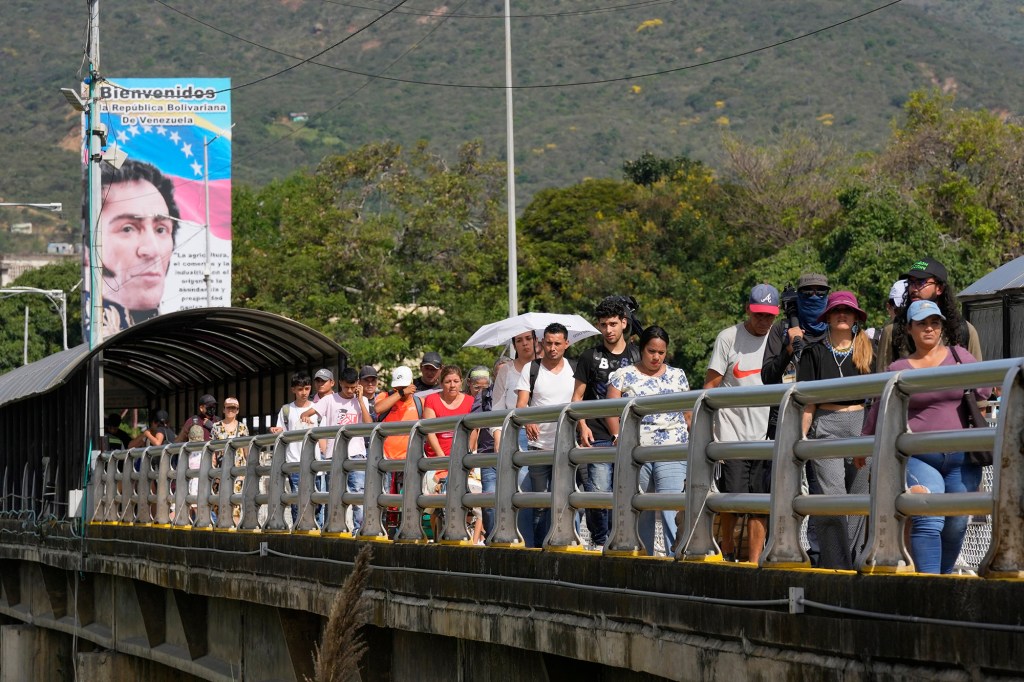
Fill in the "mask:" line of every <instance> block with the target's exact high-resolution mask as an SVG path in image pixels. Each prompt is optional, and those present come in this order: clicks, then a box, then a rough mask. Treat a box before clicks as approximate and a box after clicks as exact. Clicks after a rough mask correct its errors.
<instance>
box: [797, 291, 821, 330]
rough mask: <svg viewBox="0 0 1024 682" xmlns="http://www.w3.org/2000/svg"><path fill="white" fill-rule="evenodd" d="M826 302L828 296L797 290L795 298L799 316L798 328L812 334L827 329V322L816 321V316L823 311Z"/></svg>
mask: <svg viewBox="0 0 1024 682" xmlns="http://www.w3.org/2000/svg"><path fill="white" fill-rule="evenodd" d="M827 304H828V296H827V295H826V296H814V295H812V294H808V293H804V292H802V291H801V292H798V293H797V299H796V310H797V316H798V317H799V318H800V328H801V329H803V330H804V331H805V332H809V333H812V334H823V333H824V332H825V330H826V329H828V322H824V321H822V322H818V317H819V316H820V315H821V314H822V313H823V312H825V306H826V305H827Z"/></svg>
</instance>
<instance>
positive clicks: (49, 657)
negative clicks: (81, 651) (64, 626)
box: [0, 624, 87, 682]
mask: <svg viewBox="0 0 1024 682" xmlns="http://www.w3.org/2000/svg"><path fill="white" fill-rule="evenodd" d="M73 679H74V671H73V670H72V667H71V636H70V635H66V634H64V633H61V632H55V631H53V630H46V629H43V628H37V627H34V626H32V625H24V624H22V625H4V626H3V627H0V682H25V680H32V681H33V682H64V681H65V680H73ZM86 679H87V678H86Z"/></svg>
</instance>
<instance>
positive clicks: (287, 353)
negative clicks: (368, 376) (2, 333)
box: [0, 308, 347, 406]
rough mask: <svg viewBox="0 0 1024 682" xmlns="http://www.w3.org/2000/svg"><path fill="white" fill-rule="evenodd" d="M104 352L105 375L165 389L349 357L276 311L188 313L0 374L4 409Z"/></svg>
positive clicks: (58, 382) (206, 310)
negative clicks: (91, 346) (99, 343)
mask: <svg viewBox="0 0 1024 682" xmlns="http://www.w3.org/2000/svg"><path fill="white" fill-rule="evenodd" d="M98 352H102V353H103V364H102V367H103V372H104V374H105V375H108V376H109V375H113V376H117V377H120V378H122V379H124V380H125V381H127V382H129V383H131V384H134V385H136V386H147V387H150V388H151V389H158V390H163V391H172V390H176V389H183V388H189V387H191V386H196V385H205V384H208V383H210V382H217V381H221V380H226V379H231V378H235V377H247V376H252V375H255V374H257V373H258V372H260V371H276V370H280V369H281V368H282V367H294V366H302V365H307V364H316V363H322V364H327V361H329V360H332V359H336V358H338V357H341V356H345V355H347V354H346V352H345V350H344V349H343V348H342V347H341V346H339V345H338V344H337V343H335V342H334V341H333V340H331V339H330V338H328V337H327V336H324V335H323V334H321V333H320V332H318V331H316V330H314V329H312V328H310V327H307V326H306V325H304V324H300V323H298V322H295V321H294V320H289V319H288V318H286V317H282V316H280V315H274V314H273V313H267V312H263V311H261V310H249V309H246V308H197V309H195V310H182V311H179V312H175V313H168V314H166V315H160V316H159V317H155V318H153V319H151V320H147V321H146V322H143V323H141V324H138V325H136V326H134V327H131V328H129V329H126V330H124V331H122V332H119V333H118V334H115V335H114V336H111V337H110V338H108V339H106V340H104V342H103V344H101V345H100V346H99V347H98V348H97V349H95V350H94V351H93V352H92V353H90V351H89V348H88V345H87V344H83V345H81V346H76V347H75V348H71V349H68V350H66V351H61V352H60V353H55V354H54V355H51V356H49V357H47V358H44V359H42V360H39V361H38V362H33V363H32V364H30V365H26V366H24V367H19V368H17V369H15V370H12V371H10V372H8V373H7V374H4V375H3V376H0V406H3V405H6V404H7V403H11V402H15V401H17V400H23V399H25V398H28V397H30V396H34V395H39V394H43V393H48V392H49V391H52V390H54V389H55V388H57V387H58V386H60V385H61V384H63V383H64V382H66V381H67V380H68V378H69V377H70V376H71V375H72V374H73V373H74V372H75V371H76V370H77V369H78V368H80V367H81V366H82V365H84V364H85V363H86V362H87V361H88V359H89V358H90V357H91V355H92V354H93V353H98Z"/></svg>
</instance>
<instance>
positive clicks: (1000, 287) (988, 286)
mask: <svg viewBox="0 0 1024 682" xmlns="http://www.w3.org/2000/svg"><path fill="white" fill-rule="evenodd" d="M1020 289H1024V256H1021V257H1020V258H1015V259H1013V260H1012V261H1010V262H1009V263H1004V264H1003V265H1001V266H999V267H998V268H996V269H995V270H993V271H992V272H990V273H988V274H987V275H985V276H984V277H982V278H981V279H979V280H978V281H977V282H975V283H974V284H972V285H971V286H969V287H967V288H966V289H964V290H963V291H961V292H960V296H959V298H961V299H963V300H971V299H976V298H986V297H989V296H995V295H996V294H999V293H1004V292H1009V291H1015V290H1020Z"/></svg>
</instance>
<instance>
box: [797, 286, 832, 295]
mask: <svg viewBox="0 0 1024 682" xmlns="http://www.w3.org/2000/svg"><path fill="white" fill-rule="evenodd" d="M800 293H801V294H803V295H805V296H819V297H820V296H828V289H824V288H820V287H807V288H806V289H801V290H800Z"/></svg>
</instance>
